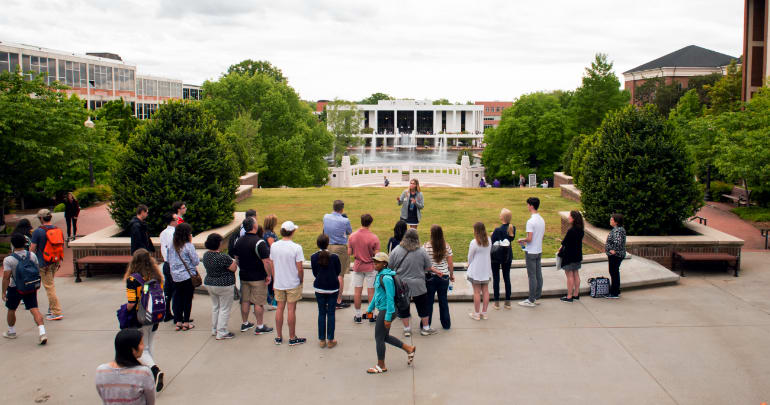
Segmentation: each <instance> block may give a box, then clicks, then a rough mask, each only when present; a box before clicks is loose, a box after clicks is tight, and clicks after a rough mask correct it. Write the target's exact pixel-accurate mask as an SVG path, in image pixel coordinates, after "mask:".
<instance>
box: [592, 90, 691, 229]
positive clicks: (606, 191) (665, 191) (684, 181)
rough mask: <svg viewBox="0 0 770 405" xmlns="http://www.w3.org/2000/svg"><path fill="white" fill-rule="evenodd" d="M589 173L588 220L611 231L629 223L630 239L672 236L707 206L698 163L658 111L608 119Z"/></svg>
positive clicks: (630, 111) (628, 110)
mask: <svg viewBox="0 0 770 405" xmlns="http://www.w3.org/2000/svg"><path fill="white" fill-rule="evenodd" d="M596 133H597V136H598V137H597V140H596V144H595V145H594V146H593V147H592V148H591V150H590V152H589V154H590V159H588V160H587V162H586V164H585V166H584V167H583V170H584V173H583V176H584V178H585V179H586V180H588V181H583V184H582V197H581V198H582V201H583V209H584V211H585V217H586V220H588V221H589V222H591V223H593V224H594V225H597V226H605V227H606V226H607V225H608V222H609V217H610V215H611V214H612V213H615V212H618V213H622V214H623V215H625V217H626V221H625V222H626V223H625V228H626V229H627V231H628V233H629V234H630V235H667V234H671V233H674V232H676V231H680V230H681V229H682V223H683V221H684V220H686V219H687V218H689V217H691V216H692V215H693V214H694V213H695V211H696V210H697V208H699V207H700V206H701V204H702V200H703V193H702V191H701V189H700V187H699V186H698V184H697V183H696V182H695V179H694V173H693V162H692V158H691V157H690V155H689V154H688V153H687V151H686V150H685V145H684V143H683V142H682V141H681V139H680V138H678V137H676V136H673V135H672V131H671V130H670V128H669V127H668V126H667V124H666V123H665V121H664V118H662V117H661V116H660V114H659V113H658V112H657V111H656V110H655V107H654V106H646V107H644V108H637V107H635V106H631V105H629V106H627V107H625V108H624V109H622V110H619V111H616V112H612V113H610V114H608V116H607V117H606V119H605V120H604V122H603V123H602V125H601V126H600V127H599V129H598V130H597V132H596Z"/></svg>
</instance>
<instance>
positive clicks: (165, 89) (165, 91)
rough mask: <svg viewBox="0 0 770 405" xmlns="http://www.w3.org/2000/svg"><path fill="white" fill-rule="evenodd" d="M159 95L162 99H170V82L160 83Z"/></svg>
mask: <svg viewBox="0 0 770 405" xmlns="http://www.w3.org/2000/svg"><path fill="white" fill-rule="evenodd" d="M158 95H159V96H161V97H169V95H170V92H169V82H158Z"/></svg>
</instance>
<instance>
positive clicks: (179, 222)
mask: <svg viewBox="0 0 770 405" xmlns="http://www.w3.org/2000/svg"><path fill="white" fill-rule="evenodd" d="M182 222H184V219H182V216H181V215H177V216H176V224H177V225H179V224H181V223H182Z"/></svg>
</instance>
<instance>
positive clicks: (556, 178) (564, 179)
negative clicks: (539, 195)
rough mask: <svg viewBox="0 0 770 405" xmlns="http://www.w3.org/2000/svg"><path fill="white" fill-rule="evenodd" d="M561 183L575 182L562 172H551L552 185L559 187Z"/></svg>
mask: <svg viewBox="0 0 770 405" xmlns="http://www.w3.org/2000/svg"><path fill="white" fill-rule="evenodd" d="M563 184H575V183H574V182H573V179H572V176H570V175H568V174H566V173H564V172H553V186H554V187H561V186H562V185H563Z"/></svg>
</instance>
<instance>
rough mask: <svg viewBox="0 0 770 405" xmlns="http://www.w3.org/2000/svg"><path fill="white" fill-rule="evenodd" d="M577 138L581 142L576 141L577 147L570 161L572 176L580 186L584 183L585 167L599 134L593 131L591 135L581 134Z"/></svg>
mask: <svg viewBox="0 0 770 405" xmlns="http://www.w3.org/2000/svg"><path fill="white" fill-rule="evenodd" d="M575 139H579V143H578V142H576V144H577V147H576V149H575V152H574V153H573V154H572V160H571V161H570V176H572V178H573V181H574V182H575V184H576V185H577V186H578V188H580V187H582V184H583V168H584V167H585V165H586V163H588V161H589V159H590V152H591V149H592V148H593V147H594V146H595V145H596V142H597V141H598V139H599V136H598V135H596V133H593V134H590V135H580V136H577V137H575Z"/></svg>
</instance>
